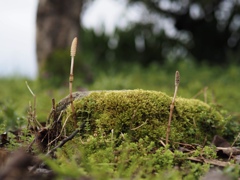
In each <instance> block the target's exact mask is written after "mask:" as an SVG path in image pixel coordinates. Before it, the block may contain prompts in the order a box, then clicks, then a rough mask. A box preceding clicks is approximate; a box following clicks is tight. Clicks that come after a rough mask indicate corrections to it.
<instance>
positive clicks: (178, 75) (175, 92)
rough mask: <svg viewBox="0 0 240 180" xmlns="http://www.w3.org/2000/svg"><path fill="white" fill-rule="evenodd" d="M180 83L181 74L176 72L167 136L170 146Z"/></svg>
mask: <svg viewBox="0 0 240 180" xmlns="http://www.w3.org/2000/svg"><path fill="white" fill-rule="evenodd" d="M179 83H180V74H179V72H178V71H176V74H175V91H174V95H173V98H172V103H171V105H170V114H169V119H168V126H167V134H166V144H168V139H169V134H170V131H171V121H172V114H173V109H174V103H175V99H176V96H177V91H178V86H179Z"/></svg>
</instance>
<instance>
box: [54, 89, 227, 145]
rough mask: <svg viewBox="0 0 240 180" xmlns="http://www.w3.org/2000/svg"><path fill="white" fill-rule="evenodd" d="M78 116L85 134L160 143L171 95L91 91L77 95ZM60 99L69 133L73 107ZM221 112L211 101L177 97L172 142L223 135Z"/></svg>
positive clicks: (72, 122)
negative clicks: (209, 103)
mask: <svg viewBox="0 0 240 180" xmlns="http://www.w3.org/2000/svg"><path fill="white" fill-rule="evenodd" d="M74 99H75V100H74V107H75V117H76V119H77V122H79V124H78V125H79V126H80V125H82V126H83V127H84V128H83V129H82V132H83V134H84V135H86V136H87V135H93V134H95V135H97V134H98V133H101V134H110V133H111V132H114V134H115V135H116V136H121V135H122V134H127V135H128V137H129V138H130V139H131V140H132V141H133V142H136V141H138V140H139V139H140V138H144V137H146V136H147V137H149V141H153V142H156V143H159V140H160V139H164V138H165V137H166V131H167V124H168V118H169V108H170V104H171V101H172V98H171V97H169V96H168V95H166V94H164V93H162V92H158V91H146V90H123V91H90V92H88V93H86V92H85V93H81V92H77V93H75V94H74ZM64 102H65V103H63V101H62V102H60V103H59V104H58V106H57V108H59V109H61V110H64V115H63V118H62V124H64V123H65V121H67V122H66V126H65V129H66V132H67V134H71V133H72V132H73V131H74V130H75V126H74V120H73V118H72V117H73V116H72V109H71V107H70V106H69V105H68V106H67V107H66V109H64V108H63V104H64V105H66V104H69V101H68V102H67V103H66V99H65V101H64ZM225 123H226V122H225V121H224V118H223V117H222V116H221V114H220V113H219V112H218V111H216V110H215V109H214V108H212V107H211V106H209V105H208V104H206V103H204V102H202V101H199V100H196V99H185V98H176V102H175V108H174V113H173V119H172V123H171V133H170V141H172V142H184V143H199V144H202V143H203V142H204V140H205V139H206V138H207V139H208V140H211V139H212V137H213V136H214V135H215V134H221V132H222V131H223V128H224V125H225Z"/></svg>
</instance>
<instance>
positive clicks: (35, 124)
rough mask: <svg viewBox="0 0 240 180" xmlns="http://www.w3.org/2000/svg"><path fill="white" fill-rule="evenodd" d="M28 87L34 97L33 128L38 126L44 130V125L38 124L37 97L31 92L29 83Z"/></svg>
mask: <svg viewBox="0 0 240 180" xmlns="http://www.w3.org/2000/svg"><path fill="white" fill-rule="evenodd" d="M25 83H26V86H27V88H28V90H29V91H30V93H31V94H32V96H33V110H32V108H30V109H31V111H32V112H31V113H32V118H31V119H32V121H33V126H34V127H35V126H37V127H38V128H42V125H41V124H40V123H39V122H38V120H37V118H36V95H35V94H34V93H33V91H32V90H31V88H30V86H29V85H28V83H27V81H26V82H25Z"/></svg>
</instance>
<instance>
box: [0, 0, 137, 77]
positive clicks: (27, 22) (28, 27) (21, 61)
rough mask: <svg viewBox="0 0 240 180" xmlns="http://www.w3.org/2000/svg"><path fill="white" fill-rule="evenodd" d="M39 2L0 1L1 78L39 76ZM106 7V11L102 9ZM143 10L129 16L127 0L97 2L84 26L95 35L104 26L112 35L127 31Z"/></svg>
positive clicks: (135, 10)
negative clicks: (128, 26)
mask: <svg viewBox="0 0 240 180" xmlns="http://www.w3.org/2000/svg"><path fill="white" fill-rule="evenodd" d="M37 3H38V0H21V1H20V0H7V1H0V24H1V27H0V77H2V76H12V75H21V76H27V77H31V78H34V77H36V74H37V63H36V52H35V47H36V46H35V31H36V29H35V19H36V11H37ZM103 7H104V8H103ZM139 8H140V7H135V8H132V9H131V10H128V12H127V13H126V11H127V9H126V0H95V1H94V4H93V5H91V6H89V8H88V9H87V11H86V12H84V16H83V20H82V22H83V25H84V26H86V27H94V28H95V29H96V31H100V29H101V28H102V27H103V26H104V27H105V31H106V32H107V33H111V32H112V31H113V30H114V27H115V26H119V27H122V28H124V27H126V25H127V23H128V22H131V21H134V20H137V19H138V18H139V17H140V14H141V13H139Z"/></svg>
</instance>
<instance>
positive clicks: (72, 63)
mask: <svg viewBox="0 0 240 180" xmlns="http://www.w3.org/2000/svg"><path fill="white" fill-rule="evenodd" d="M76 51H77V37H75V38H74V39H73V41H72V46H71V51H70V56H71V67H70V75H69V95H70V102H71V108H72V113H73V118H74V120H75V127H77V122H76V118H75V110H74V105H73V96H72V83H73V79H74V77H73V67H74V57H75V55H76Z"/></svg>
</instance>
